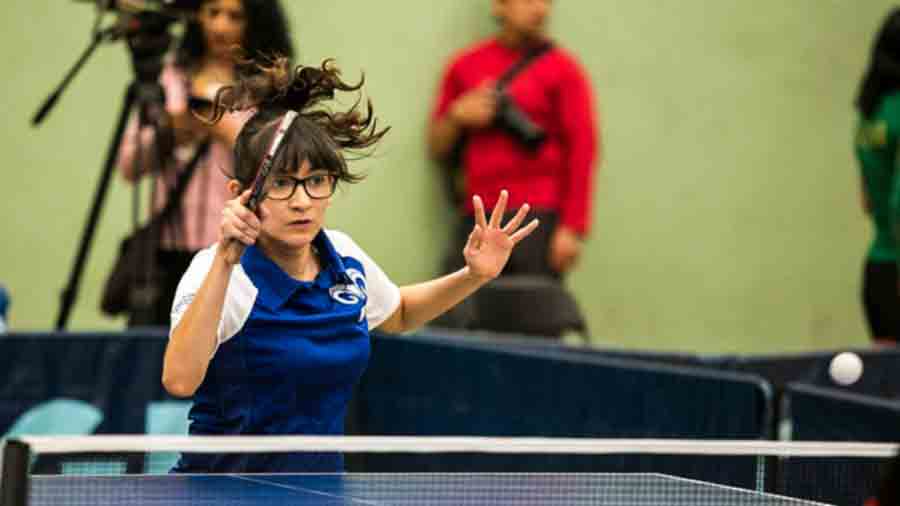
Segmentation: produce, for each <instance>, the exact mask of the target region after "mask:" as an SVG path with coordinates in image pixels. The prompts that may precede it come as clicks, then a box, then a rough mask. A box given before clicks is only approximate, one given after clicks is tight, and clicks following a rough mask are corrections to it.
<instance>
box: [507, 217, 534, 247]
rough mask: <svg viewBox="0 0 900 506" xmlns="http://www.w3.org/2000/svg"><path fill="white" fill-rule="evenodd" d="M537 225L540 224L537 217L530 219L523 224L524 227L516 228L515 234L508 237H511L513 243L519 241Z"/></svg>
mask: <svg viewBox="0 0 900 506" xmlns="http://www.w3.org/2000/svg"><path fill="white" fill-rule="evenodd" d="M538 225H540V221H538V219H537V218H535V219H533V220H531V222H530V223H528V225H525V226H524V227H522V228H520V229H519V230H517V231H516V233H515V234H513V235H511V236H509V238H510V239H512V241H513V244H517V243H518V242H519V241H521V240H522V239H524V238H526V237H528V235H529V234H531V233H532V232H534V229H536V228H538Z"/></svg>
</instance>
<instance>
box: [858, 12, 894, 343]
mask: <svg viewBox="0 0 900 506" xmlns="http://www.w3.org/2000/svg"><path fill="white" fill-rule="evenodd" d="M856 106H857V109H858V110H859V124H858V126H857V130H856V143H855V144H856V145H855V148H856V156H857V158H858V160H859V166H860V170H861V175H862V189H863V205H864V208H865V210H866V213H867V214H868V215H869V217H870V218H871V220H872V223H873V225H874V229H875V237H874V239H873V241H872V245H871V247H870V248H869V251H868V254H867V256H866V265H865V268H864V274H863V290H862V292H863V293H862V299H863V307H864V308H865V312H866V321H867V323H868V325H869V331H870V335H871V337H872V339H873V340H874V341H875V342H876V343H878V344H888V345H896V343H897V339H898V336H900V291H898V270H897V261H898V248H897V245H898V237H900V177H898V174H897V163H898V154H900V149H898V148H900V9H894V10H893V11H891V13H890V14H889V15H888V16H887V18H886V20H885V22H884V24H883V25H882V27H881V30H880V31H879V33H878V36H877V38H876V39H875V45H874V47H873V48H872V55H871V60H870V62H869V66H868V68H867V70H866V73H865V75H864V77H863V80H862V83H861V85H860V89H859V96H858V97H857V100H856Z"/></svg>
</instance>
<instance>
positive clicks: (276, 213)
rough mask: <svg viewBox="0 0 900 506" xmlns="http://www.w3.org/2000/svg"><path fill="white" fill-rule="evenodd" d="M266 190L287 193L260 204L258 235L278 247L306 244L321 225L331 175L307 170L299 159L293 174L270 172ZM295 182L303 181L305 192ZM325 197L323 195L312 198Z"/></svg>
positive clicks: (329, 189)
mask: <svg viewBox="0 0 900 506" xmlns="http://www.w3.org/2000/svg"><path fill="white" fill-rule="evenodd" d="M269 179H270V182H269V185H270V189H269V190H268V193H269V194H270V195H272V196H273V197H274V195H276V194H278V193H281V194H287V193H290V189H291V188H293V195H291V197H290V198H288V199H287V200H276V199H274V198H266V199H264V200H263V201H262V203H260V206H261V207H262V211H263V213H262V216H263V220H262V234H261V237H262V238H263V240H264V241H266V240H269V241H273V242H275V243H277V244H278V245H279V246H282V247H290V248H302V247H304V246H306V245H307V244H310V243H311V242H312V240H313V239H314V238H315V237H316V235H317V234H318V233H319V230H321V229H322V227H323V226H324V225H325V211H326V210H327V209H328V205H329V204H330V203H331V197H330V195H331V191H332V190H333V188H334V187H333V181H334V176H332V175H330V174H329V173H328V172H327V171H324V170H318V169H311V168H310V166H309V162H303V165H301V166H300V167H299V168H298V169H297V170H296V171H295V172H294V174H272V175H270V177H269ZM298 181H305V182H306V187H307V189H308V191H309V193H307V191H305V190H304V185H303V184H299V183H298ZM310 194H312V195H313V196H319V197H321V196H325V195H328V196H327V197H325V198H312V197H310Z"/></svg>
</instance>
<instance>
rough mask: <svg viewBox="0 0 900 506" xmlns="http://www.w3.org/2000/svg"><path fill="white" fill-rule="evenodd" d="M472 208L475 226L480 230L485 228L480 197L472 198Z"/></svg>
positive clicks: (482, 204)
mask: <svg viewBox="0 0 900 506" xmlns="http://www.w3.org/2000/svg"><path fill="white" fill-rule="evenodd" d="M472 206H473V207H474V208H475V224H476V225H478V226H480V227H481V228H487V218H485V216H484V202H482V201H481V197H479V196H478V195H475V196H474V197H472Z"/></svg>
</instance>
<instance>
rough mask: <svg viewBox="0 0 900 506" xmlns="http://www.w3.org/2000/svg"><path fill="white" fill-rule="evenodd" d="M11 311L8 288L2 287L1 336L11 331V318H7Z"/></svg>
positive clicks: (0, 303) (0, 293)
mask: <svg viewBox="0 0 900 506" xmlns="http://www.w3.org/2000/svg"><path fill="white" fill-rule="evenodd" d="M8 310H9V292H7V291H6V287H4V286H3V285H0V334H3V333H5V332H6V331H8V330H9V323H8V322H9V318H8V317H7V316H6V313H7V311H8Z"/></svg>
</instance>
